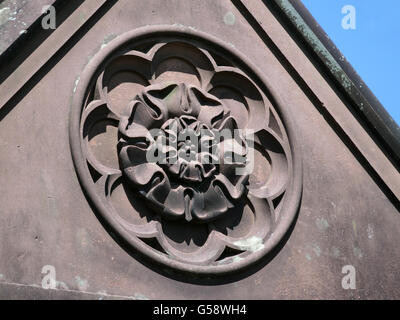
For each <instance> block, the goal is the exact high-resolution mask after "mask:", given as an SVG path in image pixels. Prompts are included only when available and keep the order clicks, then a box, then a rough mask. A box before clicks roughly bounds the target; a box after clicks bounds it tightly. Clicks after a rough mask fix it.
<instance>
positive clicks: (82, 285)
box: [75, 276, 89, 291]
mask: <svg viewBox="0 0 400 320" xmlns="http://www.w3.org/2000/svg"><path fill="white" fill-rule="evenodd" d="M75 281H76V284H77V286H78V289H79V290H80V291H87V289H88V288H89V283H88V281H87V280H86V279H82V278H81V277H79V276H76V277H75Z"/></svg>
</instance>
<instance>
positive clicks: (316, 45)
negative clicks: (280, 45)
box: [277, 0, 353, 91]
mask: <svg viewBox="0 0 400 320" xmlns="http://www.w3.org/2000/svg"><path fill="white" fill-rule="evenodd" d="M277 2H278V4H279V5H280V7H281V9H282V10H283V11H284V12H285V13H286V15H287V16H288V17H289V18H290V20H291V21H292V22H293V23H294V24H295V25H296V27H297V28H298V30H299V31H300V32H301V33H302V35H303V36H304V37H305V38H306V39H307V41H308V43H309V44H310V45H311V46H312V48H313V49H314V50H315V51H316V53H317V54H318V55H319V56H321V57H322V58H323V59H324V62H325V63H326V65H327V67H328V68H329V70H330V71H331V72H332V73H334V74H335V76H336V77H337V78H338V80H340V82H341V84H342V85H343V87H344V88H345V89H346V90H347V91H349V90H351V88H352V85H353V83H352V82H351V80H350V79H349V77H348V76H347V75H346V73H345V72H344V71H343V69H342V68H341V67H340V66H339V64H338V63H337V62H336V60H335V59H334V57H333V56H332V55H331V54H330V53H329V51H328V50H327V49H326V48H325V46H324V45H323V44H322V42H321V41H320V40H319V39H318V37H317V36H316V35H315V34H314V32H313V31H312V30H311V29H310V28H309V26H308V25H307V24H306V22H305V21H304V20H303V18H302V17H301V16H300V15H299V13H298V12H297V11H296V9H295V8H294V7H293V6H292V5H291V4H290V2H289V1H288V0H277Z"/></svg>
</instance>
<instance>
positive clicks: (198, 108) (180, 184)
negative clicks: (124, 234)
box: [119, 83, 248, 222]
mask: <svg viewBox="0 0 400 320" xmlns="http://www.w3.org/2000/svg"><path fill="white" fill-rule="evenodd" d="M157 128H159V129H160V134H159V135H157V136H152V135H151V134H150V131H149V130H153V131H154V130H155V129H157ZM235 129H237V124H236V121H235V119H234V118H233V117H232V116H231V115H230V112H229V109H228V108H227V107H224V105H223V103H222V102H221V101H220V100H219V99H217V98H216V97H214V96H213V95H211V94H208V93H206V92H203V91H202V90H201V89H198V88H196V87H194V86H187V85H185V84H183V83H181V84H161V85H159V84H156V85H151V86H149V87H147V88H146V89H145V90H144V91H143V92H142V93H140V94H139V95H138V96H137V97H136V98H135V99H134V100H133V101H132V102H131V103H130V104H129V106H128V107H127V109H126V110H125V112H124V114H123V115H122V116H121V119H120V122H119V131H120V133H121V135H122V137H121V139H120V153H119V156H120V159H121V164H122V168H123V172H124V174H125V175H126V177H127V178H128V180H129V181H130V182H131V183H132V185H133V186H135V187H136V188H137V189H138V191H139V192H140V193H141V194H142V195H143V196H144V197H145V198H146V199H147V200H148V201H150V203H151V204H152V207H153V208H154V209H155V210H157V211H158V212H160V213H161V214H162V215H163V216H165V217H169V218H172V219H174V218H175V219H177V218H181V217H184V218H185V219H186V220H187V221H191V220H192V219H193V220H195V221H197V222H204V221H211V220H214V219H215V218H218V217H219V216H220V215H222V214H224V213H225V212H227V211H228V208H231V207H233V205H234V204H233V203H232V200H234V199H238V198H239V197H241V196H242V194H243V193H244V192H245V185H244V184H245V183H246V182H247V179H248V175H247V174H245V175H237V172H236V168H240V167H244V166H245V163H243V162H238V161H235V159H237V158H238V157H235V156H234V157H231V159H232V160H233V161H229V160H228V161H226V160H227V159H224V157H223V155H224V154H225V153H224V152H222V150H225V151H227V150H226V149H227V148H226V147H227V146H232V145H235V144H237V145H239V143H240V145H239V148H236V149H242V150H241V151H242V153H241V154H240V155H239V156H241V157H243V156H245V155H246V153H247V152H246V151H247V150H246V149H247V147H246V141H245V139H241V140H240V141H239V143H238V142H237V141H236V140H235V136H234V130H235ZM222 130H229V131H230V132H231V133H232V134H231V139H230V140H223V141H216V140H217V135H218V133H219V132H221V131H222ZM155 131H156V130H155ZM156 132H157V131H156ZM156 134H157V133H156ZM239 139H240V138H239ZM224 146H225V148H224ZM149 152H153V153H155V152H157V154H158V157H159V158H161V159H164V160H165V161H164V162H165V163H164V164H160V163H155V162H149V161H148V159H147V158H148V155H149ZM161 155H163V156H161ZM219 157H221V159H219ZM216 158H217V159H216Z"/></svg>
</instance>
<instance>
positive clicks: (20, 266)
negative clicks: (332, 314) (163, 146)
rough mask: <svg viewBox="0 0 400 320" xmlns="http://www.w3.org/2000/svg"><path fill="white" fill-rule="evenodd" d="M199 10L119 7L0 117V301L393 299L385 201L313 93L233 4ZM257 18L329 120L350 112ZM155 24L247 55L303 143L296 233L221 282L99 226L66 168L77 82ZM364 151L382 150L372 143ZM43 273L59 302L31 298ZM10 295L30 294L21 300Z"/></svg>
mask: <svg viewBox="0 0 400 320" xmlns="http://www.w3.org/2000/svg"><path fill="white" fill-rule="evenodd" d="M201 4H202V5H197V3H196V2H191V1H184V0H182V1H178V0H168V1H161V2H160V1H156V0H148V1H132V0H129V1H128V0H121V1H118V2H116V3H115V4H114V5H112V6H110V8H109V9H108V10H105V11H104V12H103V11H102V12H100V13H98V14H101V16H98V19H97V20H95V21H93V22H92V23H89V25H88V26H87V27H86V30H85V32H81V33H80V34H79V36H76V37H74V39H73V41H72V43H70V45H69V46H68V47H66V48H63V50H62V52H61V53H59V54H58V56H57V59H54V60H53V61H51V62H50V64H49V65H48V66H47V68H45V69H44V70H41V72H40V77H39V78H38V79H37V81H36V82H34V85H32V86H31V88H28V89H27V88H25V90H23V91H22V92H21V93H20V94H19V99H16V100H15V101H13V102H12V103H11V104H10V105H8V106H7V109H5V110H6V111H4V109H2V110H1V113H0V116H1V117H0V120H1V122H0V136H1V137H2V139H1V141H0V163H1V166H0V185H1V192H0V234H1V235H2V242H1V244H0V256H1V257H2V259H0V288H1V292H2V296H1V297H2V298H7V297H8V298H13V297H16V296H20V297H26V298H32V297H34V296H36V295H37V296H38V297H44V298H56V297H68V298H74V297H80V298H91V294H98V293H99V292H100V293H104V292H105V293H107V294H110V295H112V296H123V297H127V298H129V297H133V298H148V299H166V298H168V299H241V298H245V299H271V298H282V299H304V298H312V299H318V298H319V299H331V298H340V299H359V298H362V299H364V298H368V299H373V298H377V299H382V298H400V291H399V288H398V286H397V284H398V283H399V281H400V278H399V272H398V266H397V262H398V261H399V260H400V251H399V250H398V249H397V243H398V241H400V232H399V231H400V219H399V218H400V216H399V211H398V207H396V205H397V202H396V201H395V200H393V197H392V198H391V200H392V201H391V200H389V198H388V195H387V191H386V190H385V188H383V187H382V185H379V183H378V182H377V181H379V180H378V179H377V178H376V174H375V173H374V172H372V169H371V167H369V166H368V165H366V164H365V162H364V160H363V159H364V158H362V157H360V155H359V153H357V152H354V149H353V147H352V145H351V144H349V143H348V139H347V138H346V137H344V136H343V133H342V131H341V130H340V124H341V123H340V122H339V121H338V124H335V123H333V120H334V119H331V118H329V117H326V113H324V112H325V111H324V110H322V107H321V105H319V104H318V102H317V101H316V99H315V97H314V96H313V95H312V94H310V90H311V89H307V90H306V89H305V88H304V86H303V85H299V83H300V84H301V81H299V75H298V74H295V72H294V71H293V69H292V68H289V67H288V64H287V61H286V62H285V61H282V60H283V59H282V56H280V55H279V54H277V53H276V48H275V49H274V50H272V49H273V48H272V47H273V46H271V43H270V42H268V41H265V39H264V38H263V37H262V36H260V30H255V29H254V28H253V27H252V25H251V24H249V20H250V19H249V16H248V14H246V13H245V12H243V11H239V10H238V8H237V7H236V6H235V5H234V4H233V3H231V2H228V1H211V0H210V1H202V2H201ZM263 10H265V12H266V16H267V17H268V18H265V20H263V21H262V24H263V26H264V27H265V29H266V30H268V31H269V32H270V33H269V35H270V36H271V40H270V41H271V42H273V43H276V44H278V48H279V49H280V50H282V51H283V52H285V50H286V51H288V52H291V54H292V55H293V56H295V58H294V59H293V56H289V54H288V59H290V61H294V64H293V68H295V70H299V71H301V75H302V79H303V81H307V83H309V84H310V86H311V87H312V88H313V90H315V89H316V88H317V89H318V91H317V92H316V94H317V96H318V98H319V99H320V100H321V102H322V103H323V104H325V105H326V106H327V108H328V109H330V108H334V109H335V110H339V111H342V110H347V108H346V106H345V104H344V102H343V101H342V100H341V99H340V98H339V97H338V95H337V94H336V92H335V91H334V90H333V89H332V88H331V87H330V86H329V83H328V82H327V81H326V80H325V79H324V78H323V77H321V75H320V74H319V71H318V69H317V67H315V66H313V65H312V64H310V61H309V60H308V58H307V57H306V56H305V55H304V53H303V52H302V51H301V50H300V49H299V47H298V45H297V44H296V43H295V42H294V41H292V40H291V39H290V37H289V36H288V35H287V33H286V32H284V30H283V29H282V26H281V25H280V24H279V22H278V21H277V20H275V19H274V17H273V16H272V15H270V13H269V14H267V12H268V9H267V8H266V7H263ZM160 25H161V26H166V27H165V28H166V29H168V27H173V28H177V29H180V30H181V31H182V32H186V33H189V32H191V31H193V30H194V31H193V32H194V33H195V32H202V33H205V34H208V35H211V36H213V37H215V38H217V39H219V40H220V41H221V42H222V43H224V44H225V46H227V47H230V48H234V50H235V51H236V50H237V51H238V52H240V53H241V54H243V56H244V57H246V60H248V61H251V64H252V65H255V66H256V67H257V69H258V70H259V72H260V73H261V74H262V75H263V77H265V78H266V79H268V82H269V83H271V85H272V87H273V92H274V93H275V94H276V95H277V96H279V97H280V99H281V101H282V105H281V106H280V108H282V109H284V113H285V114H289V115H290V116H291V117H292V119H293V122H294V128H293V130H294V132H295V135H296V140H297V141H299V144H300V145H301V148H299V149H298V153H297V154H296V156H299V157H300V158H301V159H302V163H303V167H302V175H303V178H302V180H301V184H302V187H303V191H302V197H301V201H300V205H299V209H298V210H297V211H296V212H295V213H296V216H295V217H294V220H293V221H294V222H293V224H292V225H291V227H290V228H289V229H288V230H287V231H288V232H287V233H285V236H284V237H283V238H282V239H281V241H279V244H278V246H277V247H276V248H275V249H274V250H272V251H269V252H267V253H266V255H265V256H263V257H262V258H260V260H259V262H257V263H256V264H253V265H251V266H250V265H249V266H247V267H246V268H245V269H244V270H241V271H240V270H237V272H235V273H232V274H229V275H219V276H215V275H214V274H209V275H207V276H204V275H200V274H199V273H198V272H197V273H182V272H180V271H179V270H174V268H167V267H164V266H163V265H162V264H161V265H160V264H155V263H154V261H153V260H151V259H149V258H148V257H146V256H143V252H140V251H138V250H133V249H132V247H131V246H130V245H129V241H126V239H124V237H123V236H121V234H117V233H116V232H115V228H112V227H110V223H109V221H107V220H106V219H104V215H102V214H99V210H98V207H97V206H96V204H93V196H92V195H88V194H87V193H86V195H85V193H84V192H83V190H84V188H82V186H81V185H80V183H79V174H77V172H76V168H75V167H74V162H73V159H72V156H71V152H70V132H69V131H70V130H71V127H70V115H71V112H72V111H71V110H73V109H74V99H76V95H77V94H78V93H79V92H80V90H81V88H80V86H82V83H85V81H84V77H85V72H84V71H83V70H84V69H85V67H87V66H88V65H90V64H92V65H96V66H98V65H97V64H96V63H95V62H97V60H96V59H97V58H96V57H98V56H99V54H100V55H101V54H102V52H106V51H107V50H110V46H112V40H113V39H116V38H117V37H118V36H121V35H123V34H125V33H127V32H132V30H136V29H138V28H141V27H144V26H160ZM167 26H168V27H167ZM161 28H162V27H161ZM161 39H162V37H161ZM282 39H284V40H285V42H283V43H282V42H280V41H282ZM190 40H191V39H190V38H189V41H190ZM99 52H100V53H99ZM221 63H222V62H221ZM244 65H246V64H244ZM304 66H307V68H303V67H304ZM241 67H243V65H242V66H241ZM244 69H246V68H244ZM169 70H171V67H170V69H169ZM172 70H173V71H174V69H173V68H172ZM122 89H123V88H122ZM311 91H312V90H311ZM278 110H279V108H278ZM343 112H344V111H343ZM283 122H284V123H285V121H283ZM338 128H339V129H338ZM353 130H354V131H355V132H356V133H358V132H359V131H358V130H359V128H358V127H353ZM359 143H360V144H362V146H363V147H365V148H366V149H368V150H376V152H377V153H378V152H379V150H377V146H376V145H375V144H374V142H373V141H372V139H371V140H368V139H367V138H365V139H364V138H363V139H360V140H359ZM106 160H107V159H106ZM389 169H390V168H389ZM389 169H388V170H389ZM46 265H51V266H54V267H55V270H56V279H57V281H58V282H57V288H58V289H57V290H58V291H57V292H55V293H54V295H53V293H47V291H43V290H44V289H36V288H34V287H33V288H32V287H31V286H36V287H40V286H41V283H42V279H43V276H44V275H43V274H42V273H41V271H42V268H43V266H46ZM346 265H353V266H354V267H355V269H356V277H357V278H356V284H357V288H356V289H355V290H344V289H343V288H342V285H341V283H342V278H343V276H344V275H343V274H342V268H343V266H346ZM178 269H179V268H178ZM13 284H17V285H21V286H25V285H26V286H28V287H27V288H28V289H18V290H16V289H15V285H13ZM21 288H22V287H21ZM70 290H74V291H70ZM44 292H46V293H44ZM77 292H81V295H80V294H79V293H77ZM95 298H98V296H95Z"/></svg>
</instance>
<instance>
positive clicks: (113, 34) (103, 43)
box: [100, 33, 117, 50]
mask: <svg viewBox="0 0 400 320" xmlns="http://www.w3.org/2000/svg"><path fill="white" fill-rule="evenodd" d="M116 37H117V35H116V34H115V33H111V34H109V35H108V36H107V37H105V38H104V40H103V42H102V44H101V47H100V50H101V49H103V48H104V47H105V46H106V45H107V44H108V43H110V42H111V41H112V40H114V39H115V38H116Z"/></svg>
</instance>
